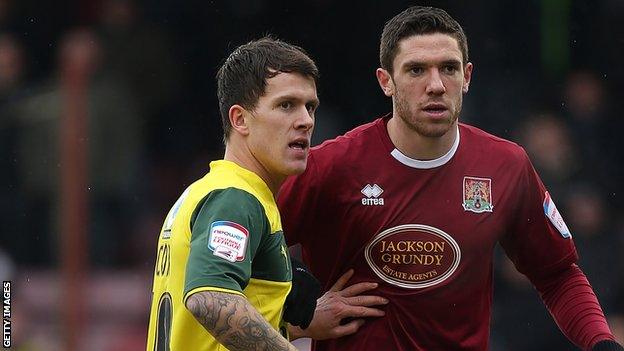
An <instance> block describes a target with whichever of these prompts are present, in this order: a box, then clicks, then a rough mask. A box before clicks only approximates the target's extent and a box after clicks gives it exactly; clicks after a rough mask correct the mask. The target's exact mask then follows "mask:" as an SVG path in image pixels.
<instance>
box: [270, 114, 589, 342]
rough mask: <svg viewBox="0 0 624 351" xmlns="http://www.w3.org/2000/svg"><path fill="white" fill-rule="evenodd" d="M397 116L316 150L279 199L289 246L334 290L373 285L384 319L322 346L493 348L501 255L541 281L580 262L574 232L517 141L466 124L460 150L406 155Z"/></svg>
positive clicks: (371, 321) (460, 136) (457, 143)
mask: <svg viewBox="0 0 624 351" xmlns="http://www.w3.org/2000/svg"><path fill="white" fill-rule="evenodd" d="M389 118H390V117H389V116H387V117H385V118H380V119H378V120H376V121H374V122H372V123H368V124H366V125H363V126H360V127H358V128H356V129H354V130H352V131H350V132H348V133H347V134H345V135H344V136H341V137H338V138H336V139H334V140H331V141H327V142H325V143H323V144H322V145H320V146H318V147H316V148H314V149H313V150H312V152H311V155H310V158H309V161H308V168H307V170H306V171H305V173H303V174H302V175H300V176H297V177H291V178H289V179H288V180H287V181H286V183H285V184H284V185H283V187H282V190H281V192H280V195H279V199H278V204H279V205H280V212H281V213H282V221H283V228H284V233H285V235H286V236H287V241H288V243H289V244H290V245H294V244H296V243H300V244H301V245H302V249H303V258H304V261H305V262H306V263H307V264H308V265H309V266H310V269H311V270H312V272H313V273H314V274H315V275H316V276H317V277H318V278H319V279H320V280H321V282H322V283H323V284H324V287H325V289H327V288H329V287H331V285H332V284H333V283H334V282H335V281H336V280H337V279H338V278H339V277H340V276H341V275H342V274H343V273H344V272H346V271H347V270H348V269H350V268H353V269H354V270H355V274H354V277H353V278H352V280H351V282H350V283H357V282H362V281H375V282H378V283H379V288H378V289H376V290H374V293H375V294H377V295H380V296H384V297H386V298H388V299H389V300H390V302H389V304H388V305H387V306H386V307H384V309H385V311H386V315H385V316H384V317H381V318H371V319H369V320H367V321H366V323H365V324H364V325H363V326H362V328H361V329H360V330H359V331H358V332H357V333H356V334H354V335H352V336H347V337H343V338H340V339H337V340H329V341H322V342H316V343H315V345H314V348H315V350H317V351H318V350H357V351H363V350H371V351H373V350H374V351H379V350H398V351H416V350H486V349H487V348H488V337H489V329H490V328H489V325H490V308H491V302H492V260H493V250H494V247H495V245H496V244H497V243H500V244H501V246H502V247H503V248H504V250H505V252H506V254H507V255H508V256H509V257H510V258H511V259H512V260H513V262H514V263H515V265H516V268H517V269H518V270H519V271H520V272H522V273H523V274H525V275H527V276H529V277H540V276H543V275H547V274H552V273H555V272H556V271H557V270H561V269H562V268H565V267H568V266H569V265H571V264H572V263H574V262H575V261H576V259H577V255H576V250H575V248H574V244H573V242H572V239H571V236H570V232H569V230H568V228H567V227H566V225H565V223H564V222H563V220H562V218H561V216H560V215H559V212H558V211H557V209H556V207H555V205H554V202H553V201H552V199H551V198H550V195H549V194H548V192H547V191H546V190H545V188H544V185H543V184H542V182H541V181H540V179H539V177H538V175H537V174H536V172H535V170H534V169H533V167H532V165H531V163H530V161H529V159H528V157H527V155H526V153H525V152H524V150H523V149H522V148H521V147H519V146H518V145H516V144H514V143H512V142H509V141H506V140H503V139H500V138H497V137H495V136H492V135H490V134H488V133H485V132H484V131H481V130H479V129H477V128H474V127H471V126H468V125H464V124H460V125H459V127H458V130H457V133H458V138H456V141H455V144H454V145H453V147H452V148H451V150H450V151H449V152H448V153H447V154H446V155H444V156H442V157H441V158H439V159H436V160H430V161H419V160H414V159H411V158H409V157H407V156H405V155H403V154H402V153H401V152H400V151H399V150H397V149H396V148H395V147H394V145H393V144H392V142H391V141H390V138H389V136H388V132H387V129H386V124H387V121H388V119H389Z"/></svg>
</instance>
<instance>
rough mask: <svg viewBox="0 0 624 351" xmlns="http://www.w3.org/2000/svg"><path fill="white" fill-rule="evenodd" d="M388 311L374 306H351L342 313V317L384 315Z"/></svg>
mask: <svg viewBox="0 0 624 351" xmlns="http://www.w3.org/2000/svg"><path fill="white" fill-rule="evenodd" d="M385 315H386V312H384V311H382V310H380V309H377V308H372V307H364V306H349V307H347V308H345V309H344V310H342V312H341V313H340V317H341V318H343V319H344V318H364V317H383V316H385Z"/></svg>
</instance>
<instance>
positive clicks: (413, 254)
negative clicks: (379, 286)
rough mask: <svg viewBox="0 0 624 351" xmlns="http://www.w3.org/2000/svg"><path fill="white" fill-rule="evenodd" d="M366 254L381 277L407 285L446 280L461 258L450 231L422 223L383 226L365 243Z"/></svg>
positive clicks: (430, 284)
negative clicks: (384, 228) (390, 226)
mask: <svg viewBox="0 0 624 351" xmlns="http://www.w3.org/2000/svg"><path fill="white" fill-rule="evenodd" d="M364 255H365V257H366V261H367V262H368V265H369V266H370V267H371V269H372V270H373V271H374V272H375V274H377V276H378V277H379V278H381V279H382V280H384V281H385V282H387V283H390V284H392V285H395V286H399V287H403V288H408V289H419V288H426V287H430V286H433V285H436V284H439V283H441V282H443V281H444V280H446V279H447V278H448V277H450V276H451V275H452V274H453V272H455V270H456V269H457V266H459V261H460V259H461V251H460V249H459V245H457V242H456V241H455V240H454V239H453V238H452V237H451V236H450V235H448V234H447V233H445V232H443V231H442V230H440V229H438V228H434V227H431V226H427V225H422V224H405V225H400V226H397V227H393V228H390V229H386V230H384V231H383V232H381V233H379V234H377V235H376V236H375V238H374V239H373V241H371V242H370V243H369V244H368V245H367V246H366V250H365V251H364Z"/></svg>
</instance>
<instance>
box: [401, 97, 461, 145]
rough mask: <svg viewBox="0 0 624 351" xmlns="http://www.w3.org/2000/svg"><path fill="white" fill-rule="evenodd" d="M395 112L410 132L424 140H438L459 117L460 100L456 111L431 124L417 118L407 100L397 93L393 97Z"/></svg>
mask: <svg viewBox="0 0 624 351" xmlns="http://www.w3.org/2000/svg"><path fill="white" fill-rule="evenodd" d="M394 99H395V105H396V112H397V114H398V117H399V118H401V120H402V121H403V123H404V124H405V125H406V126H407V127H408V128H409V129H411V130H412V131H414V132H416V133H417V134H418V135H421V136H423V137H426V138H440V137H442V136H444V135H445V134H446V133H447V132H448V131H449V130H450V129H451V127H452V126H453V124H454V123H455V121H457V118H458V117H459V111H461V100H460V101H459V104H458V105H457V107H458V108H457V109H456V110H455V112H454V113H453V114H451V115H450V116H449V118H447V119H446V120H445V121H440V122H438V123H431V122H427V121H424V120H421V119H419V118H418V116H417V112H415V111H412V110H411V109H410V106H409V103H408V101H407V99H405V98H403V95H401V94H399V93H398V92H397V93H396V94H395V95H394Z"/></svg>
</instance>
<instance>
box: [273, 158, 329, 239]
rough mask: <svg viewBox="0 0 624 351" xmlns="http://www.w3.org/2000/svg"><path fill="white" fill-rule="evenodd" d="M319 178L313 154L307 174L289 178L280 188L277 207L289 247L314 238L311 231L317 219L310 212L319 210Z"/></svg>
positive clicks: (309, 159)
mask: <svg viewBox="0 0 624 351" xmlns="http://www.w3.org/2000/svg"><path fill="white" fill-rule="evenodd" d="M318 177H319V174H318V172H317V164H316V162H315V160H314V157H313V154H311V155H310V156H309V157H308V165H307V167H306V170H305V172H303V173H302V174H300V175H298V176H291V177H288V178H287V179H286V181H285V182H284V184H283V185H282V187H281V188H280V191H279V193H278V197H277V206H278V207H279V211H280V215H281V218H282V227H283V229H284V236H285V238H286V243H287V244H288V246H292V245H296V244H304V243H305V241H306V238H311V237H313V235H312V234H313V233H311V231H313V228H314V223H315V220H316V218H315V215H314V214H312V213H310V210H311V209H315V211H316V210H318V207H317V206H316V203H317V199H318V197H319V191H318V189H317V186H316V184H318Z"/></svg>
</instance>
